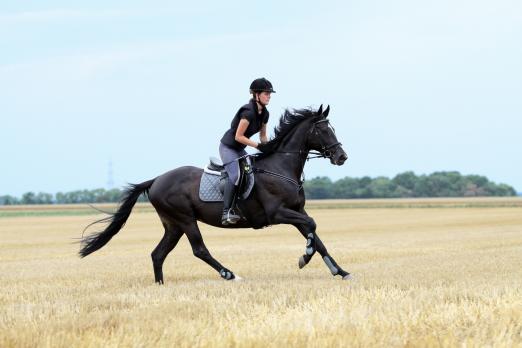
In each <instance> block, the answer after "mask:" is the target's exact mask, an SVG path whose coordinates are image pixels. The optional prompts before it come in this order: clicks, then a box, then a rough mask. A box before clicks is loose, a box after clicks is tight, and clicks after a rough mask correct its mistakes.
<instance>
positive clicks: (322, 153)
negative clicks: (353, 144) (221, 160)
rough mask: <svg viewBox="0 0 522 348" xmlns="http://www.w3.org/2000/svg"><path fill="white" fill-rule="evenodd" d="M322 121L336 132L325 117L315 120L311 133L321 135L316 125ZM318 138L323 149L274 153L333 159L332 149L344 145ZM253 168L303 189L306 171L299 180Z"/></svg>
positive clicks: (299, 189) (257, 171) (308, 158)
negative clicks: (329, 142)
mask: <svg viewBox="0 0 522 348" xmlns="http://www.w3.org/2000/svg"><path fill="white" fill-rule="evenodd" d="M322 122H328V125H329V126H330V127H331V128H332V130H333V131H334V133H335V129H334V128H333V127H332V125H331V124H330V121H329V120H327V119H324V120H320V121H317V122H315V123H314V126H313V127H312V129H311V130H310V133H309V134H312V133H313V132H315V133H316V134H317V135H319V134H318V133H317V129H316V125H317V124H318V123H322ZM318 138H319V141H320V142H321V150H318V151H308V152H306V151H304V150H299V151H274V152H272V153H281V154H299V155H300V156H301V155H304V154H307V157H306V161H309V160H311V159H314V158H329V159H332V156H333V155H334V153H335V152H332V151H331V149H332V148H337V147H339V146H342V144H341V143H340V142H336V143H333V144H330V145H325V144H324V143H323V139H322V138H321V137H320V136H319V137H318ZM310 155H312V156H310ZM247 156H252V157H258V156H259V155H258V154H254V155H247ZM243 157H245V156H242V157H239V158H238V160H239V159H241V158H243ZM252 170H253V171H254V173H261V174H268V175H270V176H273V177H276V178H279V179H282V180H285V181H288V182H290V183H292V184H294V185H295V186H297V191H301V190H302V189H303V184H304V182H305V176H304V171H303V172H302V173H301V177H302V179H301V180H299V181H297V180H294V179H292V178H289V177H287V176H285V175H283V174H279V173H275V172H271V171H269V170H266V169H261V168H257V167H254V166H252Z"/></svg>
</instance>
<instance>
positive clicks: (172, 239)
mask: <svg viewBox="0 0 522 348" xmlns="http://www.w3.org/2000/svg"><path fill="white" fill-rule="evenodd" d="M163 226H164V227H165V234H164V235H163V238H162V239H161V241H160V242H159V244H158V246H157V247H156V248H155V249H154V251H153V252H152V254H151V257H152V265H153V267H154V278H155V281H156V283H158V284H163V262H164V261H165V258H166V257H167V255H168V254H169V253H170V252H171V251H172V249H174V247H175V246H176V244H178V241H179V239H180V238H181V236H182V235H183V231H182V230H181V229H180V228H177V227H173V226H168V225H166V224H164V225H163Z"/></svg>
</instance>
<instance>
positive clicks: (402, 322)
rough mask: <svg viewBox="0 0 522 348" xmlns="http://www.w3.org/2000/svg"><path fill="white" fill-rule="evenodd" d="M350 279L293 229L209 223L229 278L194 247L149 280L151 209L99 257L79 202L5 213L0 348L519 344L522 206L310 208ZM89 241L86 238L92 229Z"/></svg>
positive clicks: (463, 203)
mask: <svg viewBox="0 0 522 348" xmlns="http://www.w3.org/2000/svg"><path fill="white" fill-rule="evenodd" d="M308 212H309V214H310V215H312V216H313V217H314V218H315V220H316V222H317V225H318V230H317V232H318V234H319V236H320V237H321V238H322V239H323V241H324V243H325V244H326V246H327V248H328V250H329V251H330V253H331V254H332V256H333V257H334V258H335V259H336V260H337V262H338V263H339V264H340V265H341V266H342V267H343V268H345V269H346V270H347V271H349V272H351V273H352V274H353V276H354V278H355V279H354V280H352V281H342V280H341V279H340V278H339V277H337V278H333V277H332V276H331V275H330V273H329V271H328V269H327V267H326V265H325V264H324V263H323V261H322V260H321V258H320V257H319V255H316V256H314V259H313V260H312V261H311V262H310V264H309V265H308V266H306V267H305V268H304V269H302V270H299V269H298V267H297V261H298V257H299V256H300V255H301V254H302V253H303V252H304V248H305V240H304V239H303V238H302V237H301V235H300V234H299V233H298V232H297V230H295V229H294V228H293V227H290V226H273V227H269V228H266V229H263V230H258V231H254V230H235V231H233V230H221V229H217V228H213V227H209V226H206V225H200V227H201V230H202V234H203V237H204V239H205V242H206V244H207V246H208V248H209V250H210V252H211V253H212V254H213V256H214V257H215V258H216V259H218V260H219V261H220V262H221V263H223V264H224V265H225V266H226V267H228V268H230V269H231V270H232V271H234V272H235V273H236V274H237V275H240V276H241V277H243V278H244V280H243V281H241V282H227V281H224V280H222V279H221V278H219V275H218V274H217V273H216V272H215V271H214V270H213V269H211V268H210V267H209V266H208V265H206V264H205V263H203V262H202V261H201V260H199V259H197V258H195V257H194V256H193V255H192V251H191V249H190V246H189V243H188V241H187V239H186V237H183V238H182V239H181V241H180V243H179V244H178V246H177V247H176V249H175V250H174V251H173V252H172V253H171V254H170V255H169V257H168V258H167V260H166V262H165V265H164V274H165V285H163V286H158V285H155V284H154V277H153V271H152V264H151V260H150V252H151V251H152V250H153V248H154V247H155V246H156V244H157V243H158V242H159V240H160V239H161V237H162V235H163V231H162V228H161V224H160V222H159V219H158V218H157V216H156V214H155V213H154V212H153V211H152V210H151V208H150V206H149V205H148V204H142V205H139V206H137V207H136V209H135V211H134V212H133V214H132V215H131V217H130V219H129V221H128V223H127V225H126V226H125V227H124V229H123V230H122V231H121V232H120V233H119V234H118V235H116V236H115V237H114V238H113V239H112V240H111V242H109V244H108V245H106V246H105V247H104V248H102V249H101V250H99V251H97V252H96V253H94V254H92V255H90V256H88V257H87V258H85V259H79V258H78V257H77V252H78V249H79V246H78V244H74V241H75V240H76V238H78V237H80V236H81V231H82V229H83V228H84V227H85V226H86V225H87V224H88V223H90V222H92V221H94V220H95V219H96V218H99V217H101V216H100V215H94V214H92V211H91V210H90V209H89V208H88V207H84V206H52V207H50V206H47V207H14V208H1V209H0V347H71V346H73V347H98V346H99V347H101V346H103V347H116V346H118V347H152V346H154V347H173V346H176V347H194V346H216V347H234V346H257V347H281V346H286V345H292V346H309V347H324V346H333V347H341V346H353V347H367V346H382V347H390V346H392V347H394V346H397V347H398V346H421V347H430V346H467V347H473V346H477V347H479V346H480V347H482V346H492V347H504V346H522V199H520V198H513V199H446V200H443V199H431V200H377V201H364V200H362V201H351V200H350V201H325V202H311V203H310V204H309V205H308ZM91 231H92V230H91Z"/></svg>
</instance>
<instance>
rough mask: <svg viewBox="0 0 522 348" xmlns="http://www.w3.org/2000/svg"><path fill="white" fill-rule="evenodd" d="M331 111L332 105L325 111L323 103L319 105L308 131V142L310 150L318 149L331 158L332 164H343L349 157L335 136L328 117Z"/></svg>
mask: <svg viewBox="0 0 522 348" xmlns="http://www.w3.org/2000/svg"><path fill="white" fill-rule="evenodd" d="M329 112H330V106H328V107H327V108H326V109H325V110H324V111H323V106H322V105H321V106H320V107H319V110H317V112H316V116H315V117H314V118H313V120H312V125H311V127H310V131H309V132H308V139H307V143H308V147H309V149H310V150H316V151H318V152H319V153H320V154H321V155H323V156H324V157H327V158H329V159H330V162H331V163H332V164H336V165H338V166H342V165H343V164H344V162H345V161H346V160H347V159H348V155H347V154H346V152H344V150H343V148H342V144H341V143H340V142H339V141H338V140H337V137H336V136H335V130H334V128H333V127H332V125H331V124H330V121H329V120H328V119H327V117H328V113H329Z"/></svg>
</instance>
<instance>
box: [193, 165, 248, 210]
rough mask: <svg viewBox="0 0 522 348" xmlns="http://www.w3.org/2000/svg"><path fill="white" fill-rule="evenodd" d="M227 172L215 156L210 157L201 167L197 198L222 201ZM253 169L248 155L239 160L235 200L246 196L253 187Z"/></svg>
mask: <svg viewBox="0 0 522 348" xmlns="http://www.w3.org/2000/svg"><path fill="white" fill-rule="evenodd" d="M225 180H228V174H227V172H226V170H225V167H224V166H223V162H221V160H220V159H218V158H216V157H210V162H209V164H207V165H206V166H205V168H204V169H203V175H202V176H201V181H200V182H199V199H201V200H202V201H203V202H223V191H224V189H225ZM254 183H255V179H254V171H253V169H252V163H251V160H250V156H247V157H245V158H241V159H240V160H239V185H238V188H237V192H236V195H237V198H238V199H236V202H237V200H245V199H247V198H248V196H249V195H250V193H251V192H252V188H253V187H254Z"/></svg>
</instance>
